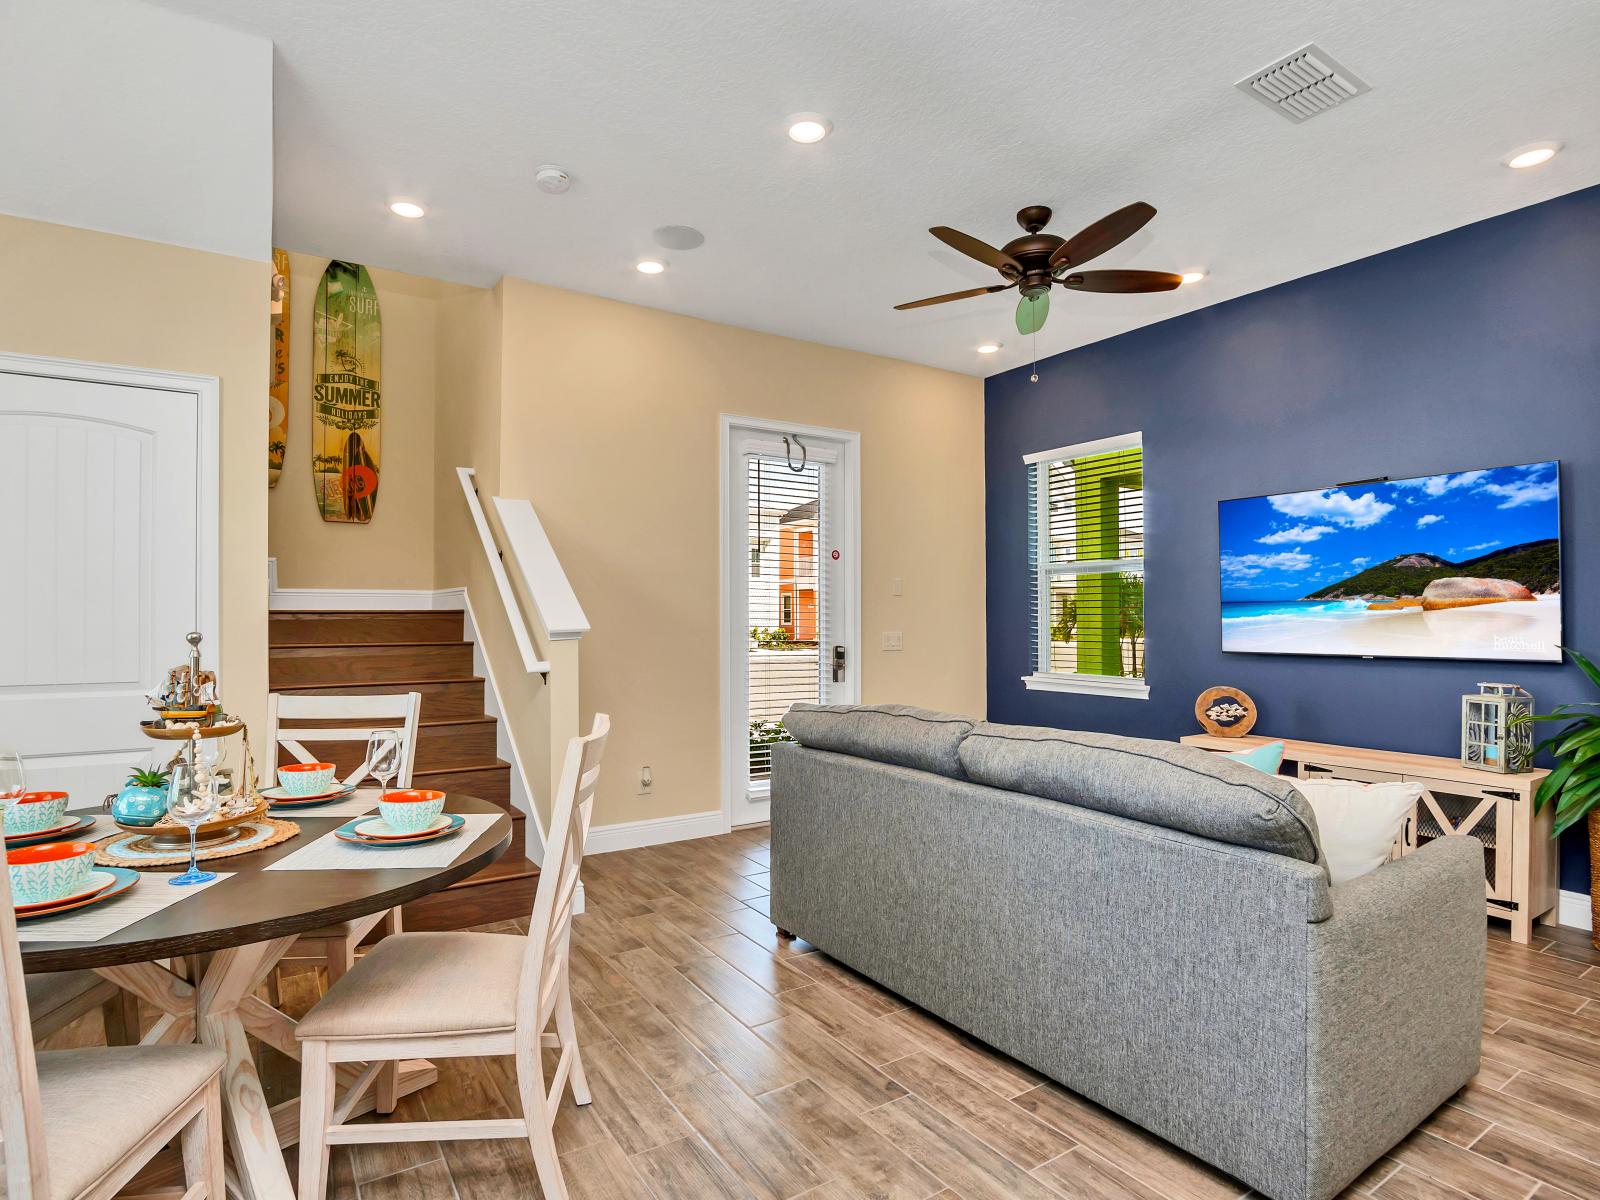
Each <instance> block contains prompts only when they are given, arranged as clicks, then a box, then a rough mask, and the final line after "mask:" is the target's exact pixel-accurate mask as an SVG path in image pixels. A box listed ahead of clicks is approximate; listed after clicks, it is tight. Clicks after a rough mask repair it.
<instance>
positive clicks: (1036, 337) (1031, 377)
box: [1028, 329, 1039, 383]
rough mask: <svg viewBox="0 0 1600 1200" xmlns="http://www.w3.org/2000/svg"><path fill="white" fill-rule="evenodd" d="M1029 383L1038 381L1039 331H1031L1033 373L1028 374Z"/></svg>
mask: <svg viewBox="0 0 1600 1200" xmlns="http://www.w3.org/2000/svg"><path fill="white" fill-rule="evenodd" d="M1028 382H1029V383H1038V382H1039V331H1038V330H1037V329H1035V330H1034V331H1033V374H1032V375H1029V376H1028Z"/></svg>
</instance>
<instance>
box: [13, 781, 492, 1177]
mask: <svg viewBox="0 0 1600 1200" xmlns="http://www.w3.org/2000/svg"><path fill="white" fill-rule="evenodd" d="M374 806H376V800H374ZM316 811H317V810H316V809H309V810H306V811H305V812H303V813H298V814H277V813H275V814H273V815H274V816H281V815H288V819H291V820H293V821H294V822H295V823H296V824H298V825H299V826H300V830H301V832H300V834H299V836H298V837H293V838H290V839H289V840H288V841H285V842H281V843H279V844H278V845H276V846H270V847H267V848H266V849H263V850H259V851H255V852H252V853H249V854H242V855H238V856H235V857H232V858H224V859H218V860H215V861H212V862H210V863H208V864H207V866H208V867H209V868H211V869H214V870H216V871H217V872H218V873H222V872H231V873H232V876H231V878H228V879H224V880H222V881H221V882H220V883H216V884H213V885H211V886H210V887H207V888H204V889H202V890H200V891H197V892H196V893H195V894H194V895H192V896H188V897H185V898H184V899H183V900H182V901H180V902H178V903H177V904H173V905H170V906H169V907H167V908H165V909H163V910H161V911H160V912H157V913H153V914H151V915H150V916H148V917H145V918H143V919H142V920H139V921H136V922H135V923H134V924H132V925H129V926H127V927H126V928H124V929H121V930H119V931H118V932H116V933H113V934H111V935H109V936H107V937H105V938H103V939H101V940H100V941H98V942H55V943H51V942H25V943H23V945H22V961H23V969H24V970H25V971H26V972H27V973H29V974H35V973H38V972H41V971H75V970H82V969H89V970H93V971H94V972H95V973H96V974H98V975H101V976H103V977H104V978H106V979H109V980H110V981H111V982H113V983H115V984H116V985H117V986H118V987H120V988H122V989H124V990H125V991H127V992H130V993H132V994H133V995H136V996H138V997H139V998H140V999H141V1000H143V1001H144V1002H145V1003H146V1004H149V1005H152V1006H153V1007H154V1008H155V1009H156V1011H157V1012H158V1013H159V1014H160V1016H159V1017H158V1018H157V1020H156V1022H155V1024H154V1025H153V1026H152V1027H151V1028H150V1029H149V1030H148V1031H147V1032H146V1033H145V1035H144V1038H143V1044H145V1045H173V1044H179V1043H185V1042H195V1041H198V1042H201V1043H204V1044H206V1045H210V1046H215V1047H217V1049H219V1050H221V1051H222V1052H223V1054H224V1055H225V1056H226V1058H227V1064H226V1066H225V1067H224V1068H223V1075H222V1095H223V1101H222V1103H223V1132H224V1135H225V1137H226V1140H227V1145H228V1149H229V1151H230V1152H231V1156H232V1163H231V1170H230V1171H229V1175H228V1184H229V1191H230V1192H233V1191H235V1190H237V1192H238V1194H239V1195H240V1196H243V1197H245V1200H294V1187H293V1186H292V1184H291V1183H290V1180H289V1172H288V1169H287V1167H286V1166H285V1164H284V1158H283V1149H282V1148H283V1147H284V1146H286V1145H290V1144H292V1143H293V1142H294V1141H295V1140H296V1139H297V1138H298V1136H299V1101H298V1100H290V1101H286V1102H285V1103H283V1104H279V1105H277V1106H275V1107H269V1106H268V1104H267V1099H266V1094H265V1092H264V1091H263V1089H262V1086H261V1079H260V1077H259V1076H258V1075H257V1073H256V1068H255V1061H254V1058H253V1056H252V1054H251V1048H250V1039H251V1038H255V1039H258V1040H259V1041H261V1042H264V1043H265V1044H267V1045H269V1046H273V1047H275V1048H276V1049H278V1050H280V1051H282V1052H283V1053H284V1054H287V1055H289V1056H290V1057H291V1058H294V1059H297V1060H298V1059H299V1057H300V1047H299V1043H298V1041H297V1040H296V1038H295V1032H294V1030H295V1021H294V1019H293V1018H292V1017H290V1016H289V1015H288V1014H286V1013H284V1012H282V1011H280V1010H279V1009H277V1008H275V1007H274V1006H272V1005H271V1004H269V1003H267V1001H266V1000H264V999H262V998H261V997H260V996H258V995H256V992H257V989H259V988H260V987H261V985H262V984H263V983H264V982H265V981H266V979H267V976H268V975H269V974H270V973H271V971H272V969H273V968H274V967H276V966H277V965H278V962H279V960H280V959H282V958H283V956H284V955H285V954H286V953H288V951H289V948H290V947H291V946H292V945H294V942H295V940H296V939H297V938H298V937H299V936H300V935H301V934H304V933H308V932H310V931H311V930H314V929H320V928H323V927H325V926H328V925H332V924H334V923H336V922H339V921H346V920H349V919H351V918H353V917H361V916H366V915H368V914H370V913H375V912H382V911H384V910H386V909H390V908H396V907H398V906H400V905H402V904H405V903H407V902H409V901H412V900H415V899H417V898H418V897H420V896H426V895H428V894H430V893H432V892H437V891H441V890H443V889H444V888H446V887H449V886H450V884H452V883H455V882H456V881H457V880H460V879H465V878H466V877H467V876H469V875H472V874H475V873H476V872H478V871H480V870H482V869H483V868H484V867H485V866H487V865H488V864H489V863H491V862H493V861H494V860H495V859H496V858H498V857H499V856H500V854H501V853H502V852H504V850H505V849H506V847H507V846H508V845H509V844H510V842H511V819H510V817H509V816H508V815H507V814H506V812H505V810H504V809H502V808H500V807H498V806H497V805H494V804H490V803H488V802H487V801H484V800H479V799H477V798H476V797H472V796H458V795H451V796H449V797H447V798H446V801H445V811H446V812H450V813H461V814H463V815H466V814H472V813H479V814H486V813H493V814H495V815H497V816H498V817H499V819H498V820H496V821H495V822H493V823H492V824H491V825H490V826H489V827H488V828H487V829H485V830H484V831H483V832H482V833H480V834H478V835H477V836H476V837H472V838H467V837H466V836H465V835H462V836H463V841H464V843H465V844H463V845H462V847H461V853H460V854H458V855H457V856H456V858H455V861H454V862H452V863H451V864H450V865H449V866H448V867H433V868H421V867H401V868H384V867H375V868H374V869H372V870H314V871H297V870H285V871H265V870H263V868H264V867H266V866H267V865H268V864H270V863H272V862H274V861H276V860H277V859H280V858H284V857H286V856H288V855H290V854H293V853H294V852H295V851H297V850H299V849H301V848H302V847H304V846H305V845H307V844H308V843H309V842H311V841H313V840H315V839H316V838H319V837H321V836H322V835H324V834H326V833H329V832H331V831H332V830H334V829H337V828H338V827H339V826H340V825H343V824H344V823H345V822H346V821H348V820H350V817H348V816H333V817H318V816H317V815H316ZM373 853H374V855H375V856H377V855H379V854H381V851H374V852H373ZM142 875H143V877H142V878H141V879H140V881H139V882H140V886H143V887H165V886H167V881H166V878H164V876H163V874H162V873H160V872H157V871H146V872H143V873H142ZM180 964H182V965H183V966H184V969H183V970H174V969H173V968H174V966H178V965H180ZM362 1073H363V1069H362V1065H361V1064H359V1063H355V1064H350V1065H349V1066H348V1067H347V1068H341V1072H340V1084H341V1086H343V1087H346V1088H348V1087H349V1086H350V1085H351V1084H353V1083H354V1082H355V1081H356V1080H357V1079H358V1078H359V1077H360V1076H361V1075H362ZM437 1077H438V1073H437V1071H435V1070H434V1068H433V1066H432V1064H430V1063H427V1062H425V1061H422V1060H412V1061H409V1062H406V1063H404V1064H402V1067H401V1071H400V1080H399V1084H400V1086H399V1091H400V1093H401V1094H406V1093H409V1092H413V1091H416V1090H417V1089H418V1088H421V1087H425V1086H427V1085H428V1084H430V1083H432V1082H433V1081H434V1080H435V1079H436V1078H437ZM371 1091H372V1089H370V1088H369V1089H367V1092H368V1094H367V1096H366V1097H365V1098H364V1099H363V1101H362V1102H361V1103H359V1104H358V1105H356V1106H355V1107H353V1108H352V1109H351V1110H350V1114H349V1115H352V1116H353V1115H356V1114H358V1113H361V1112H364V1111H367V1110H368V1109H370V1108H371V1107H372V1105H373V1099H372V1095H371ZM127 1102H129V1103H137V1098H133V1097H130V1098H127Z"/></svg>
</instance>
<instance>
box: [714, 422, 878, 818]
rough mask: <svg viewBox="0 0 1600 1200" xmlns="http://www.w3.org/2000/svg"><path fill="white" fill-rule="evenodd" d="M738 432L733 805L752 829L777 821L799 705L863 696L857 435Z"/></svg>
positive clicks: (730, 654) (729, 545)
mask: <svg viewBox="0 0 1600 1200" xmlns="http://www.w3.org/2000/svg"><path fill="white" fill-rule="evenodd" d="M727 435H728V436H727V439H726V440H727V453H728V461H727V467H726V473H725V478H726V486H725V489H724V492H725V494H724V496H723V513H724V518H725V521H726V528H725V533H724V538H723V545H724V550H725V554H726V561H725V562H724V564H723V575H724V578H725V579H726V580H727V583H728V589H727V597H726V601H725V612H726V617H727V619H726V621H725V629H724V634H725V638H726V645H725V649H724V658H725V662H726V665H727V668H728V678H727V682H726V693H727V695H728V697H729V703H728V713H727V717H728V723H727V728H726V729H725V731H724V735H723V740H724V745H725V748H726V754H725V770H724V775H725V779H726V785H725V793H726V794H725V796H724V809H725V811H726V812H727V814H728V819H729V823H730V824H731V825H749V824H754V823H756V822H760V821H765V820H766V819H767V815H768V808H769V799H768V792H769V783H768V777H769V772H770V766H771V758H772V751H771V747H772V743H773V742H774V741H777V740H780V739H783V738H785V737H786V735H785V734H784V732H783V728H782V725H781V724H780V722H781V721H782V718H783V715H784V713H786V712H788V710H789V706H790V705H791V704H795V703H798V702H802V701H808V702H811V703H824V704H837V703H850V702H852V701H854V700H855V699H856V698H857V696H858V694H859V693H858V688H857V675H858V669H859V666H858V663H857V661H856V657H857V655H856V651H857V645H856V641H857V634H856V629H857V625H858V617H857V613H858V611H859V600H858V592H859V589H858V585H857V579H858V577H859V554H858V552H857V543H858V541H859V537H858V532H857V531H858V529H859V517H858V511H859V509H858V505H859V498H858V490H857V487H856V451H857V443H856V441H855V439H854V437H853V435H850V434H841V433H836V432H833V431H823V430H807V429H803V428H802V429H800V430H784V429H782V428H780V427H777V426H768V425H765V424H763V425H755V424H751V425H742V424H740V423H738V422H730V424H729V425H728V429H727ZM786 436H787V438H788V444H787V445H785V442H784V438H785V437H786Z"/></svg>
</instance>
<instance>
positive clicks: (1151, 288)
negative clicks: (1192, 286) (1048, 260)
mask: <svg viewBox="0 0 1600 1200" xmlns="http://www.w3.org/2000/svg"><path fill="white" fill-rule="evenodd" d="M1182 283H1183V276H1182V275H1174V274H1173V273H1172V272H1171V271H1074V272H1073V273H1072V274H1071V275H1064V276H1062V278H1061V286H1062V287H1068V288H1071V289H1072V290H1073V291H1075V292H1170V291H1171V290H1172V289H1173V288H1175V287H1178V286H1180V285H1181V284H1182Z"/></svg>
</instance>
